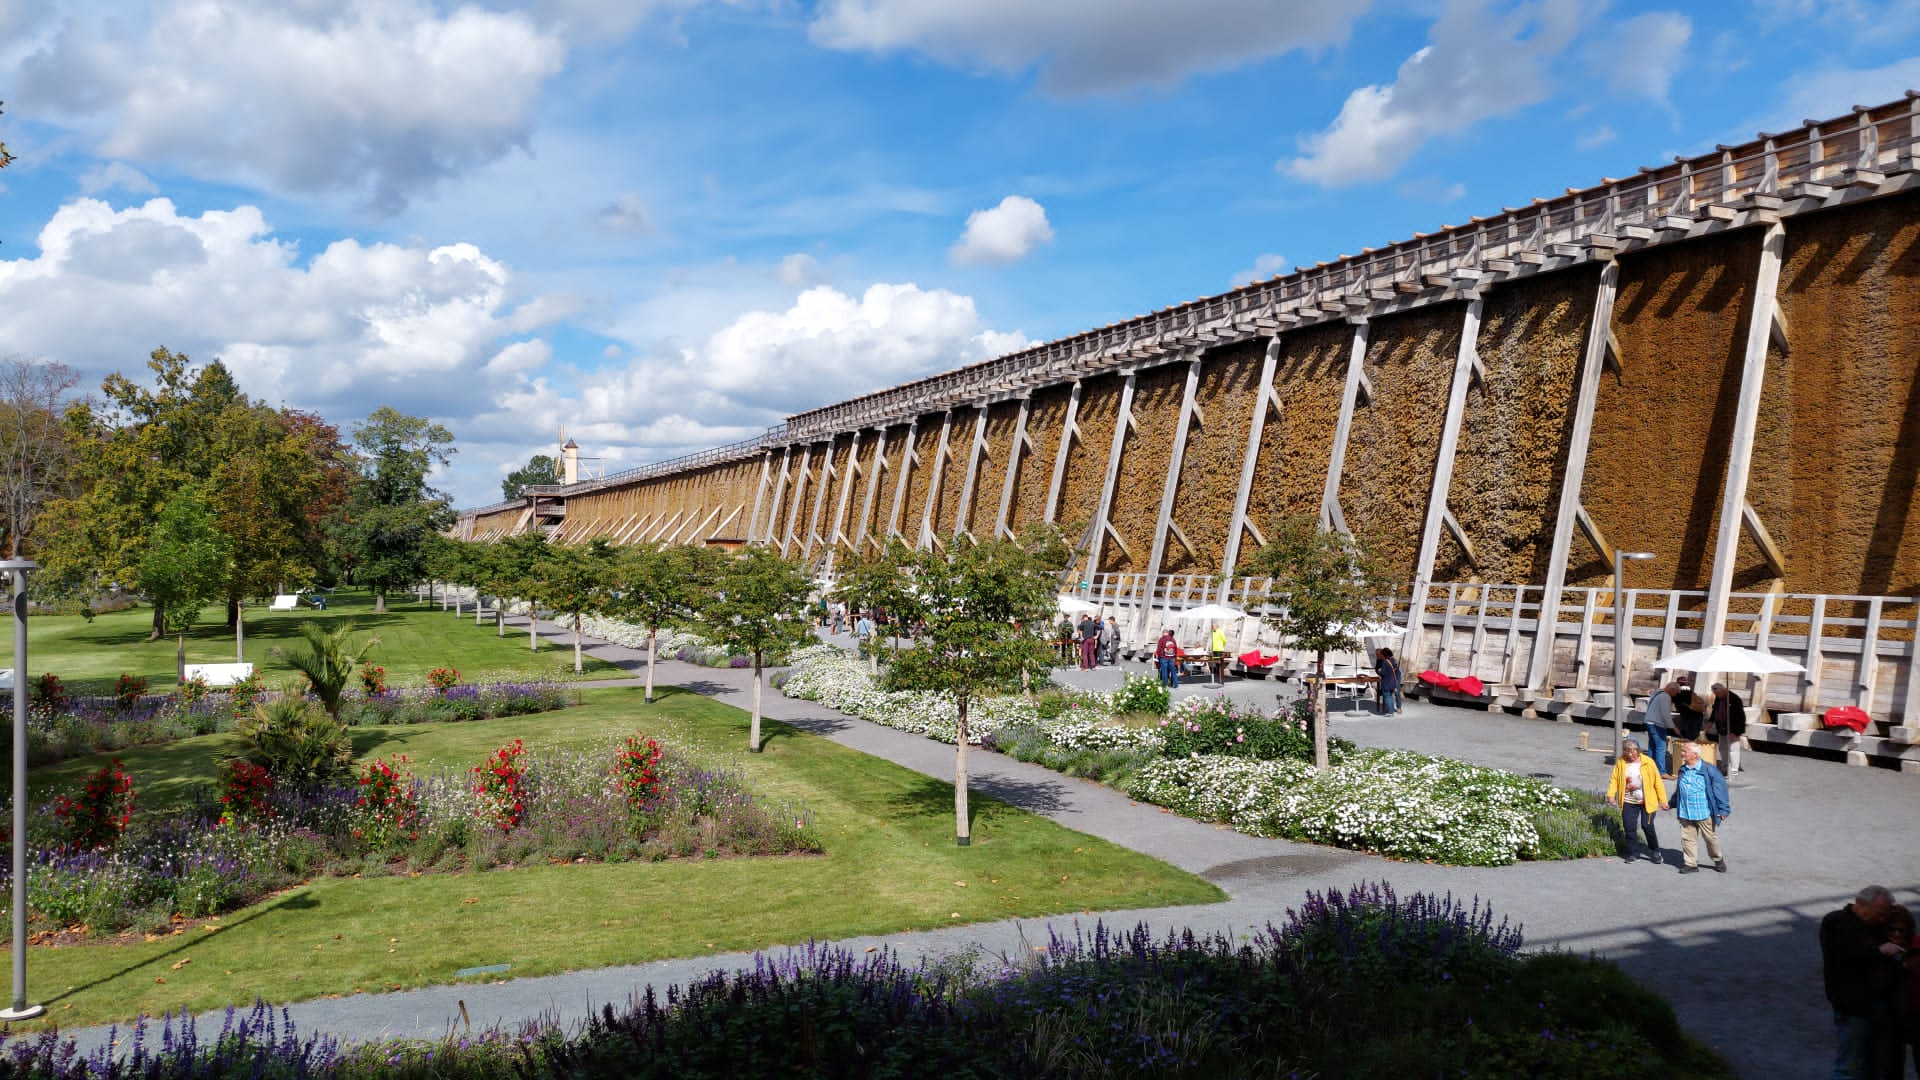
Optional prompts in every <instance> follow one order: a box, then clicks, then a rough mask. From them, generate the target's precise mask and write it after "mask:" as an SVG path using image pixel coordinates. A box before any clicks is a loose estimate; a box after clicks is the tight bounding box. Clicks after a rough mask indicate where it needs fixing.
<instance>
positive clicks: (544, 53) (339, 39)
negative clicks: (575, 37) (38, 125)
mask: <svg viewBox="0 0 1920 1080" xmlns="http://www.w3.org/2000/svg"><path fill="white" fill-rule="evenodd" d="M564 56H565V47H564V45H563V43H562V42H561V40H560V39H559V38H558V37H557V36H556V34H555V33H554V32H553V31H551V30H547V29H542V28H541V27H538V26H536V25H535V24H534V22H533V21H532V20H531V19H530V18H529V17H527V16H526V15H523V14H519V13H514V12H498V11H488V10H484V9H482V8H478V7H470V6H462V7H459V8H457V9H455V10H453V11H452V12H450V13H448V14H446V15H440V14H438V13H436V12H435V11H434V10H433V8H432V7H431V6H430V5H429V4H428V3H426V2H425V0H347V2H345V3H342V4H340V5H334V4H320V3H311V2H305V0H284V2H282V3H278V4H271V3H269V4H262V5H251V4H249V5H222V4H216V3H213V2H210V0H161V2H160V3H159V5H158V6H157V7H156V9H155V10H154V11H153V12H152V13H151V15H150V16H149V17H147V18H145V19H144V20H133V19H128V18H127V17H125V16H124V15H123V14H122V13H119V12H113V11H108V12H104V13H102V12H97V11H94V10H91V9H89V8H83V9H82V10H80V12H79V13H78V14H75V15H73V16H72V17H71V18H70V19H69V20H68V21H67V22H65V23H64V24H63V25H62V26H60V28H59V29H58V30H57V32H55V33H54V34H53V35H52V36H51V37H50V39H49V40H48V42H47V44H46V45H45V46H44V47H43V48H40V49H38V50H36V51H35V52H34V53H33V54H31V55H30V56H28V57H27V58H26V59H25V60H24V61H23V62H22V63H21V65H20V69H19V77H18V81H17V88H18V93H19V94H20V95H21V96H22V97H30V98H32V99H34V100H35V102H36V105H37V107H38V108H39V109H40V110H41V112H42V113H43V114H44V115H46V116H49V117H53V118H65V119H66V120H67V121H69V122H71V123H74V124H77V125H79V126H80V127H81V128H82V129H83V130H85V131H86V132H87V133H88V134H90V135H92V136H93V137H95V138H96V139H97V141H98V148H99V150H100V152H101V153H103V154H105V155H110V156H114V157H120V158H127V159H131V160H135V161H166V162H169V163H174V164H177V165H178V166H180V167H181V168H183V169H185V170H187V171H189V172H192V173H195V174H197V175H201V176H205V177H210V178H215V179H221V180H229V181H236V180H237V181H240V182H248V183H254V182H265V183H268V184H271V185H273V186H275V187H276V188H278V189H280V190H285V191H292V192H298V193H307V194H311V193H331V192H348V193H351V194H352V195H354V196H356V197H359V198H362V199H364V200H366V201H367V202H368V203H369V204H370V205H372V206H373V207H375V208H377V209H379V210H381V211H383V212H393V211H396V210H398V209H399V208H401V207H402V206H404V205H405V204H406V203H407V201H408V200H409V198H410V197H411V196H412V195H413V194H414V193H415V192H417V191H419V190H421V189H423V188H425V187H429V186H431V185H432V184H434V183H435V182H437V181H439V180H440V179H442V178H444V177H447V176H451V175H455V174H457V173H460V172H462V171H464V170H466V169H469V168H471V167H473V166H476V165H479V164H483V163H485V162H488V161H492V160H494V159H496V158H499V157H500V156H502V155H504V154H506V153H508V152H509V151H511V150H513V149H514V148H515V147H517V146H521V145H523V144H524V143H525V141H526V139H527V135H528V130H529V125H530V122H531V112H532V108H533V104H534V102H535V100H536V98H537V97H538V95H539V91H540V88H541V86H542V84H543V83H544V82H545V80H546V79H547V78H548V77H549V76H551V75H553V74H554V73H555V72H557V71H558V70H559V69H560V67H561V64H562V61H563V59H564Z"/></svg>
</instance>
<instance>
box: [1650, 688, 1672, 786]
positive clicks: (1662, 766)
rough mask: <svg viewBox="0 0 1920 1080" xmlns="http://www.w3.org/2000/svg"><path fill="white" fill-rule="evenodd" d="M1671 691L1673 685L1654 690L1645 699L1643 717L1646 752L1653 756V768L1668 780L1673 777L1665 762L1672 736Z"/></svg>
mask: <svg viewBox="0 0 1920 1080" xmlns="http://www.w3.org/2000/svg"><path fill="white" fill-rule="evenodd" d="M1673 691H1674V684H1673V683H1668V684H1666V685H1665V686H1662V687H1661V688H1659V689H1658V690H1655V691H1654V692H1653V696H1652V697H1650V698H1648V699H1647V711H1646V717H1645V722H1646V725H1647V752H1648V753H1650V754H1652V755H1653V764H1654V767H1655V768H1657V769H1659V770H1660V774H1661V775H1662V776H1665V777H1668V778H1669V779H1671V778H1672V776H1673V769H1672V768H1670V767H1669V763H1668V761H1667V740H1668V739H1669V738H1671V737H1672V735H1673Z"/></svg>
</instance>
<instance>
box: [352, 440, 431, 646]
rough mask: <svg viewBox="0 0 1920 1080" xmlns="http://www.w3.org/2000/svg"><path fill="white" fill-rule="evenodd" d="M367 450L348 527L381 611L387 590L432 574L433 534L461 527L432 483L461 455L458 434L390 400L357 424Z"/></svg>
mask: <svg viewBox="0 0 1920 1080" xmlns="http://www.w3.org/2000/svg"><path fill="white" fill-rule="evenodd" d="M353 442H354V445H355V446H357V447H358V448H359V449H360V451H361V454H362V458H361V462H360V466H361V467H360V476H359V479H358V481H357V482H356V483H355V485H354V490H353V495H352V496H351V498H349V500H348V503H347V509H346V513H345V514H344V515H343V516H342V520H341V524H342V529H343V533H344V535H345V537H346V538H347V543H348V546H349V547H350V548H351V549H352V550H353V551H354V553H355V554H356V556H357V557H358V561H357V564H356V565H355V567H354V576H355V577H356V578H357V579H358V580H360V581H361V582H363V583H365V584H366V585H367V586H369V587H370V588H372V590H373V596H374V601H373V610H374V613H375V614H382V613H384V612H385V611H386V610H387V593H388V592H390V591H392V590H393V589H397V588H400V587H402V586H405V585H410V584H412V583H413V582H415V581H418V580H420V578H421V576H422V575H424V574H425V573H426V567H425V565H424V561H423V560H424V551H425V547H426V544H427V538H428V537H429V536H432V535H433V534H435V533H438V532H441V531H442V530H444V529H446V528H447V527H448V526H450V525H452V524H453V519H454V513H453V505H452V502H451V501H450V500H449V499H448V497H447V496H446V495H445V494H443V493H441V492H439V491H436V490H435V489H434V488H433V487H432V486H431V485H429V484H428V483H427V478H428V477H429V476H430V475H431V474H432V472H433V470H434V468H435V467H437V466H440V465H444V464H446V463H447V461H448V460H450V459H451V458H452V456H453V449H452V447H451V444H452V442H453V433H452V432H450V431H448V430H447V429H446V428H444V427H442V426H440V425H439V424H436V423H434V422H433V421H431V420H428V419H425V418H423V417H418V416H407V415H406V414H404V413H402V412H400V411H399V410H398V409H395V408H393V407H391V406H387V405H382V406H381V407H380V408H378V409H375V410H374V411H373V413H372V415H370V416H368V417H367V418H366V419H365V420H363V421H361V422H360V423H357V424H355V425H354V426H353Z"/></svg>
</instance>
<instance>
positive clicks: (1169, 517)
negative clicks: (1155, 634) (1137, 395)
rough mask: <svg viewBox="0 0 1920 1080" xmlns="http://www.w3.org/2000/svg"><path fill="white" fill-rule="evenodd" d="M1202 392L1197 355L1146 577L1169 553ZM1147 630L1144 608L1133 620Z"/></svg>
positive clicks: (1189, 366) (1135, 628)
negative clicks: (1196, 400)
mask: <svg viewBox="0 0 1920 1080" xmlns="http://www.w3.org/2000/svg"><path fill="white" fill-rule="evenodd" d="M1199 392H1200V358H1199V357H1198V356H1196V357H1194V358H1193V359H1192V360H1191V361H1189V362H1188V363H1187V384H1186V389H1185V390H1184V391H1183V392H1182V393H1181V395H1180V419H1179V420H1178V421H1177V422H1175V424H1174V426H1173V447H1172V448H1171V449H1170V450H1169V451H1168V453H1167V477H1166V480H1165V482H1163V483H1162V484H1161V485H1160V515H1159V517H1158V518H1157V519H1156V520H1155V522H1154V526H1153V549H1152V551H1151V552H1150V553H1149V554H1148V555H1147V569H1146V575H1147V580H1148V581H1152V580H1153V579H1155V578H1157V577H1159V576H1160V566H1161V564H1162V562H1163V561H1164V560H1165V559H1166V555H1167V527H1168V526H1170V525H1172V524H1173V500H1174V498H1175V497H1176V496H1178V495H1179V494H1180V466H1181V464H1182V462H1183V461H1185V459H1186V456H1187V433H1188V432H1189V431H1190V430H1191V429H1192V422H1193V409H1194V405H1193V399H1194V398H1195V397H1196V396H1197V395H1198V394H1199ZM1145 632H1146V612H1145V610H1144V608H1143V609H1142V610H1141V611H1140V612H1138V613H1136V615H1135V617H1134V622H1133V633H1134V636H1135V637H1138V636H1140V635H1141V634H1144V633H1145Z"/></svg>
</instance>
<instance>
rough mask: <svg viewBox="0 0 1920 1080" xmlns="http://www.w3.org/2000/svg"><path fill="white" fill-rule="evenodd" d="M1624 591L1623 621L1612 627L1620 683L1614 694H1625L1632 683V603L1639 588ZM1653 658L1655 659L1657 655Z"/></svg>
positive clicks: (1616, 583)
mask: <svg viewBox="0 0 1920 1080" xmlns="http://www.w3.org/2000/svg"><path fill="white" fill-rule="evenodd" d="M1613 587H1614V588H1615V589H1618V588H1620V583H1619V582H1617V581H1616V582H1614V583H1613ZM1626 593H1627V595H1626V604H1625V607H1624V614H1623V616H1622V618H1623V619H1624V622H1621V623H1618V624H1615V626H1614V628H1613V651H1614V652H1615V653H1618V654H1619V659H1618V660H1616V661H1615V667H1616V670H1618V671H1619V672H1620V685H1619V686H1616V687H1614V688H1613V692H1614V693H1616V694H1625V693H1626V692H1627V687H1629V686H1632V685H1633V609H1634V605H1636V604H1638V603H1639V602H1640V590H1638V589H1628V590H1626ZM1654 659H1656V660H1657V659H1659V657H1655V658H1654ZM1622 700H1624V699H1622Z"/></svg>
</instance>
